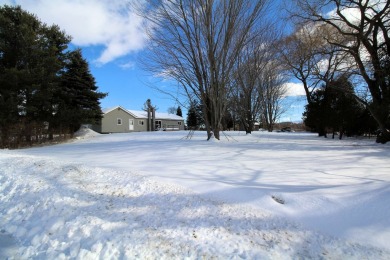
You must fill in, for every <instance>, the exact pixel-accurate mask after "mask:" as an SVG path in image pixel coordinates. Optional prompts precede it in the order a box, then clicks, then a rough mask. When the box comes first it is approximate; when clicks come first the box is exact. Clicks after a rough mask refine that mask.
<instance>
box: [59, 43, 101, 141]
mask: <svg viewBox="0 0 390 260" xmlns="http://www.w3.org/2000/svg"><path fill="white" fill-rule="evenodd" d="M61 78H62V88H61V90H60V92H59V95H58V97H59V106H58V113H57V123H58V124H59V126H60V127H61V128H62V129H63V130H67V131H70V133H73V132H74V131H75V130H77V129H78V128H79V127H80V125H81V124H83V123H85V124H87V123H91V124H94V123H97V122H98V121H99V120H100V119H101V118H102V111H101V108H100V101H99V100H100V99H102V98H104V97H105V96H107V94H106V93H102V92H98V91H97V90H98V87H97V86H96V81H95V78H94V77H93V75H92V74H91V72H90V70H89V65H88V62H87V61H86V60H85V59H84V58H83V57H82V53H81V50H80V49H77V50H75V51H72V52H70V53H69V54H68V62H67V64H66V66H65V71H64V73H63V75H62V77H61Z"/></svg>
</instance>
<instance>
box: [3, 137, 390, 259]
mask: <svg viewBox="0 0 390 260" xmlns="http://www.w3.org/2000/svg"><path fill="white" fill-rule="evenodd" d="M187 133H188V132H184V131H181V132H154V133H133V134H112V135H98V134H96V133H92V132H90V131H88V130H84V132H82V133H79V135H78V138H77V139H76V140H75V141H74V142H72V143H67V144H61V145H54V146H47V147H39V148H31V149H24V150H14V151H8V150H0V259H3V258H10V259H13V258H14V259H31V258H33V259H54V258H55V259H69V258H71V259H75V258H76V259H99V258H100V259H134V258H135V259H145V258H146V259H164V258H165V259H171V258H176V259H182V258H190V259H199V258H205V259H210V258H218V259H226V258H228V259H240V258H248V259H301V258H314V259H346V258H347V259H390V242H389V241H390V164H389V158H390V146H389V145H379V144H375V143H374V140H356V139H349V140H342V141H339V140H326V139H321V138H318V137H316V136H315V135H312V134H307V133H260V132H255V133H253V134H252V135H245V134H244V133H242V132H225V134H226V136H224V135H223V139H222V140H221V141H210V142H207V141H205V133H204V132H199V133H195V134H194V136H192V138H190V139H187V138H186V137H187Z"/></svg>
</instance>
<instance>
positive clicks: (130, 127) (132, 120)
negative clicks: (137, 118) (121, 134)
mask: <svg viewBox="0 0 390 260" xmlns="http://www.w3.org/2000/svg"><path fill="white" fill-rule="evenodd" d="M129 130H130V131H134V119H129Z"/></svg>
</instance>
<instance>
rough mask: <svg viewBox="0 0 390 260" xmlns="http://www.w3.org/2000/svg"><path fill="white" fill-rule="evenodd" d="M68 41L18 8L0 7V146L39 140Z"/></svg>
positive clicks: (50, 106)
mask: <svg viewBox="0 0 390 260" xmlns="http://www.w3.org/2000/svg"><path fill="white" fill-rule="evenodd" d="M69 42H70V37H69V36H67V35H66V34H65V33H64V32H63V31H61V30H60V29H59V28H58V27H57V26H55V25H53V26H47V25H45V24H43V23H41V22H40V21H39V20H38V18H37V17H35V16H34V15H32V14H30V13H28V12H26V11H23V10H22V9H21V8H20V7H19V6H18V7H10V6H7V5H5V6H2V7H0V132H1V146H2V147H8V146H19V145H20V143H21V142H27V143H31V141H32V136H33V135H34V136H35V141H38V140H39V139H42V138H41V137H40V135H42V132H43V130H44V129H45V124H47V123H48V122H50V116H51V115H52V114H53V107H54V104H53V97H54V93H55V92H56V90H57V89H58V88H59V87H60V85H59V72H60V71H61V69H62V67H63V59H64V50H65V49H66V48H67V44H68V43H69Z"/></svg>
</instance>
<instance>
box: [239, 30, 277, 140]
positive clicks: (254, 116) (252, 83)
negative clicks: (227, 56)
mask: <svg viewBox="0 0 390 260" xmlns="http://www.w3.org/2000/svg"><path fill="white" fill-rule="evenodd" d="M259 29H261V30H259V31H257V32H256V35H255V37H254V38H253V40H252V41H251V42H250V43H249V44H248V45H247V46H246V47H245V48H244V49H243V50H242V51H241V53H240V55H239V57H238V60H237V64H236V69H235V73H234V87H233V89H232V92H231V105H232V107H233V108H234V111H233V114H234V115H238V117H239V120H240V125H241V126H243V128H244V129H245V131H246V133H247V134H250V133H251V132H252V130H253V127H254V124H255V122H256V121H259V120H260V114H261V109H262V99H261V95H262V88H261V86H260V79H259V76H260V75H261V74H262V72H263V70H264V69H265V68H266V66H267V64H268V63H269V62H270V60H275V57H274V54H275V52H274V48H273V46H274V45H275V43H276V42H277V40H278V37H279V34H278V33H277V30H276V27H275V26H273V25H272V24H270V23H263V28H259Z"/></svg>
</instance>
